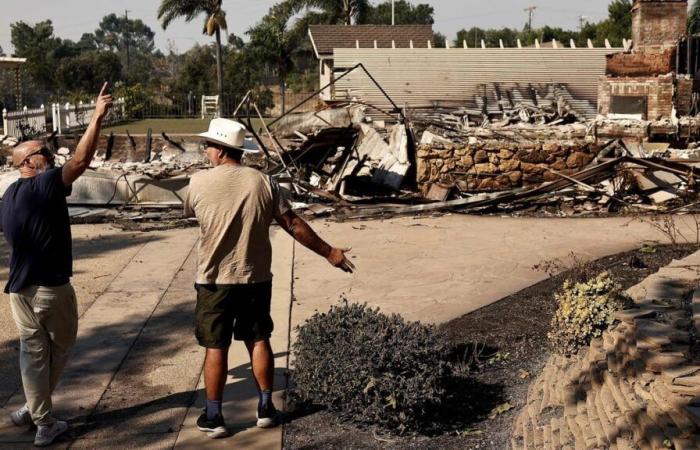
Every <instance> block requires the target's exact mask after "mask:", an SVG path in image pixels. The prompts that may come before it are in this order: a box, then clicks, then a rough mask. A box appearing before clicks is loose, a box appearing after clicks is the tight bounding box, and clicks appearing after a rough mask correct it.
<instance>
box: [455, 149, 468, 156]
mask: <svg viewBox="0 0 700 450" xmlns="http://www.w3.org/2000/svg"><path fill="white" fill-rule="evenodd" d="M468 154H469V149H468V148H467V147H461V148H457V149H455V156H459V157H462V156H465V155H468Z"/></svg>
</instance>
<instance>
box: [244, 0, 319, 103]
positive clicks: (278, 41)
mask: <svg viewBox="0 0 700 450" xmlns="http://www.w3.org/2000/svg"><path fill="white" fill-rule="evenodd" d="M298 8H299V4H297V3H295V2H287V1H285V2H281V3H278V4H276V5H274V6H272V7H271V8H270V10H269V11H268V13H267V14H266V15H265V17H263V18H262V20H261V21H260V22H259V23H258V24H256V25H255V26H254V27H252V28H251V29H250V30H248V31H247V34H248V36H249V37H250V43H249V49H248V50H249V51H250V52H251V54H252V55H254V57H255V58H257V60H258V61H260V62H261V63H262V64H263V65H265V66H267V67H268V68H269V69H271V71H272V72H273V73H274V74H275V75H276V77H277V80H278V83H279V86H280V93H281V94H282V110H283V111H284V110H286V105H285V103H284V102H285V93H286V89H287V88H286V81H287V76H288V75H289V73H290V72H291V71H292V70H293V69H294V66H295V64H294V62H295V61H294V60H295V55H296V54H298V53H299V52H300V51H303V48H304V47H303V45H302V42H304V41H306V40H307V38H306V36H307V34H306V33H307V31H306V30H307V29H308V25H309V21H311V20H314V21H315V20H318V19H319V16H315V15H312V16H309V15H308V14H307V15H306V16H303V17H302V18H300V19H299V20H297V21H294V22H293V21H292V19H293V18H294V17H295V15H296V14H297V13H298V11H299V9H298Z"/></svg>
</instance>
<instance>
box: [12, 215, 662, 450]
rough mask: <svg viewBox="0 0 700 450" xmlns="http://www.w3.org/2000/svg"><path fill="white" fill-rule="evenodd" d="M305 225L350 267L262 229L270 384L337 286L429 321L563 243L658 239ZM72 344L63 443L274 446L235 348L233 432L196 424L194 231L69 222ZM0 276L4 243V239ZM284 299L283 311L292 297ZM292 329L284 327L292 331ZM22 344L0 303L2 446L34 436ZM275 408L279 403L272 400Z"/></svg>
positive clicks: (546, 228)
mask: <svg viewBox="0 0 700 450" xmlns="http://www.w3.org/2000/svg"><path fill="white" fill-rule="evenodd" d="M313 226H314V228H315V229H317V231H318V232H319V234H320V235H321V236H323V237H324V238H326V239H328V240H329V241H330V242H331V243H333V244H335V245H343V246H345V245H347V246H352V247H353V252H352V255H353V257H354V262H355V263H356V265H357V266H358V270H357V272H356V273H355V274H353V275H348V274H345V273H342V272H340V271H339V270H337V269H335V268H333V267H331V266H329V265H328V264H327V263H326V262H325V260H323V259H321V258H319V257H317V256H315V255H313V254H312V253H311V252H309V251H308V250H306V249H304V248H302V247H301V246H300V245H298V244H294V243H293V242H292V240H291V239H290V238H289V237H288V236H287V235H286V234H284V233H283V232H282V231H280V230H279V228H274V229H273V230H272V235H273V248H274V261H273V271H274V272H275V282H274V292H273V318H274V320H275V324H276V327H275V332H274V335H273V339H272V340H273V347H274V349H275V351H276V355H275V356H276V366H277V367H278V369H277V371H276V375H277V381H276V383H277V384H276V386H277V388H278V392H277V393H276V395H278V402H279V394H280V392H279V390H281V389H283V388H284V383H285V379H284V374H285V370H284V367H285V364H286V356H287V355H286V351H287V345H288V339H287V336H288V332H289V328H288V325H289V324H290V323H291V324H292V326H295V325H297V324H299V323H302V322H303V321H304V319H306V318H307V317H309V316H310V315H311V314H313V313H314V311H316V310H318V311H325V310H327V309H328V307H329V306H330V305H331V304H333V303H335V302H337V301H338V299H339V298H340V297H341V296H342V295H345V296H346V297H347V298H348V299H350V300H351V301H359V302H367V303H369V304H370V305H373V306H378V307H380V308H381V309H382V310H383V311H385V312H397V313H401V314H402V315H404V316H405V317H406V318H408V319H411V320H422V321H425V322H430V323H439V322H443V321H446V320H449V319H452V318H454V317H458V316H460V315H462V314H465V313H467V312H470V311H473V310H475V309H477V308H479V307H482V306H484V305H487V304H489V303H491V302H493V301H496V300H498V299H500V298H502V297H504V296H506V295H509V294H511V293H513V292H515V291H518V290H520V289H522V288H524V287H527V286H529V285H531V284H533V283H535V282H537V281H539V280H541V279H543V278H544V277H545V276H546V275H545V274H543V273H538V272H534V271H532V270H531V267H532V266H533V265H534V264H536V263H538V262H540V261H542V260H546V259H553V258H565V257H567V256H568V255H569V254H570V253H571V252H574V253H575V254H577V255H580V256H581V257H584V258H589V259H592V258H599V257H602V256H605V255H608V254H612V253H617V252H620V251H625V250H629V249H633V248H635V247H637V246H639V245H640V244H641V243H642V242H643V241H648V240H658V239H660V238H661V236H660V235H659V234H658V233H657V232H656V231H654V230H653V229H651V228H650V227H649V226H648V225H645V224H640V223H634V222H633V223H629V220H627V219H585V220H572V219H566V220H563V219H562V220H559V219H547V220H542V219H511V218H498V217H471V216H458V215H448V216H443V217H437V218H401V219H395V220H387V221H381V222H380V221H377V222H352V223H342V224H338V223H330V222H322V221H317V222H314V223H313ZM73 233H74V237H75V242H74V249H75V257H76V264H75V271H76V275H75V278H74V284H75V286H76V290H77V291H78V297H79V303H80V305H79V309H80V314H81V321H80V331H79V337H78V343H77V345H76V347H75V350H74V353H73V358H72V360H71V361H70V363H69V365H68V368H67V370H66V374H65V377H64V380H63V382H62V383H61V384H60V385H59V387H58V389H57V392H56V394H55V403H56V405H57V412H58V413H59V414H60V415H62V416H63V417H65V418H68V419H70V420H71V425H72V434H71V437H70V439H69V440H67V441H64V442H61V443H60V444H59V445H58V446H57V447H65V448H67V447H70V448H96V447H99V448H107V449H109V448H114V449H117V448H119V449H123V448H149V449H150V448H154V449H156V448H157V449H160V448H163V449H164V448H175V447H177V448H197V449H199V448H209V447H212V448H213V447H217V448H218V447H222V448H223V447H226V448H230V447H238V448H246V449H258V448H259V449H268V448H269V449H273V448H275V449H277V448H279V447H280V444H281V430H280V429H275V430H257V429H255V428H254V427H253V426H252V425H253V424H254V419H255V405H256V400H257V395H256V394H255V392H254V388H253V382H252V379H251V376H250V370H249V364H248V361H247V355H246V354H245V350H244V348H243V346H242V345H241V344H239V345H237V346H234V347H233V348H232V351H231V352H230V358H229V373H230V378H229V382H228V384H227V392H226V403H225V405H224V414H225V417H226V418H227V423H228V425H229V426H230V427H231V429H232V431H233V432H234V434H233V436H232V437H230V438H228V439H225V440H219V441H212V440H209V439H207V438H206V437H205V436H204V435H203V434H202V433H200V432H199V431H197V430H196V429H195V427H194V421H195V420H196V417H197V415H198V414H199V410H200V408H201V406H202V404H203V394H202V386H203V385H202V381H201V368H202V360H203V351H202V349H201V348H199V347H198V346H197V344H196V342H195V340H194V336H193V311H194V290H193V288H192V283H193V280H194V272H195V259H194V254H195V246H196V241H197V230H196V229H185V230H173V231H167V232H158V233H149V234H135V233H125V232H120V231H116V230H113V229H111V228H110V227H109V226H107V225H81V226H75V227H73ZM0 262H1V263H2V264H0V280H2V281H3V282H4V280H6V278H7V248H6V247H5V246H4V244H3V246H2V247H0ZM292 298H295V299H296V301H295V303H294V304H293V305H292V306H293V308H292V315H291V320H290V315H289V311H290V300H291V299H292ZM292 336H293V333H292ZM17 352H18V341H17V335H16V330H15V327H14V323H13V322H12V319H11V316H10V308H9V302H8V301H7V299H5V300H4V301H0V379H2V380H3V382H2V383H0V406H2V408H3V409H2V411H0V413H2V415H3V417H2V418H0V447H2V448H3V449H5V448H8V449H12V448H32V446H31V440H32V438H33V435H32V433H30V432H28V431H27V430H23V429H18V428H15V427H13V426H11V424H9V419H8V418H7V416H6V413H8V412H9V411H11V410H12V409H13V408H15V407H18V406H19V405H21V404H22V402H23V394H22V390H21V380H20V377H19V370H18V367H17V364H18V362H17V359H18V356H17ZM278 404H279V403H278Z"/></svg>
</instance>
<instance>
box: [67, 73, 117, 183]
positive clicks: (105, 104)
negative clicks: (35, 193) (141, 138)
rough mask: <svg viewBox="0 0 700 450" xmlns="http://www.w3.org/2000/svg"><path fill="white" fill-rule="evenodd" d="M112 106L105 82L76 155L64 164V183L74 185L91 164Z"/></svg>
mask: <svg viewBox="0 0 700 450" xmlns="http://www.w3.org/2000/svg"><path fill="white" fill-rule="evenodd" d="M111 106H112V96H111V95H109V94H108V93H107V83H105V84H104V85H103V86H102V90H101V91H100V94H99V95H98V97H97V103H96V104H95V113H94V114H93V115H92V119H91V120H90V124H89V125H88V127H87V130H85V134H83V137H82V138H81V139H80V142H79V143H78V146H77V147H76V149H75V155H74V156H73V158H71V160H70V161H68V162H67V163H66V164H65V165H64V166H63V184H64V185H66V186H70V185H72V184H73V182H74V181H75V180H77V179H78V177H80V175H82V174H83V173H84V172H85V171H86V170H87V168H88V167H89V166H90V162H91V161H92V158H93V157H94V156H95V150H96V149H97V141H98V139H99V137H100V129H101V128H102V119H104V118H105V116H106V115H107V112H108V111H109V108H110V107H111Z"/></svg>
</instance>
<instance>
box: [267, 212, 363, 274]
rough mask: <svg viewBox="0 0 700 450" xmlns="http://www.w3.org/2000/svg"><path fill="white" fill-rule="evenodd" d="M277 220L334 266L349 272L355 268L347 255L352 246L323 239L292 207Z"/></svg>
mask: <svg viewBox="0 0 700 450" xmlns="http://www.w3.org/2000/svg"><path fill="white" fill-rule="evenodd" d="M275 220H277V222H278V223H279V224H280V225H281V226H282V228H284V230H285V231H286V232H287V233H289V234H290V235H291V236H292V237H293V238H294V239H296V240H297V241H298V242H300V243H301V244H302V245H303V246H304V247H306V248H308V249H310V250H312V251H314V252H315V253H316V254H317V255H319V256H323V257H324V258H326V260H328V262H329V263H330V264H331V265H332V266H333V267H337V268H339V269H341V270H342V271H343V272H347V273H352V272H353V271H354V270H355V265H354V264H353V263H351V262H350V261H349V260H348V259H347V258H346V257H345V254H346V253H348V252H349V251H350V248H335V247H331V246H330V245H328V243H326V242H325V241H324V240H323V239H321V238H320V237H318V235H317V234H316V233H315V232H314V230H312V229H311V227H310V226H309V224H308V223H306V222H304V220H303V219H302V218H301V217H299V216H297V215H296V214H295V213H294V211H292V210H291V209H290V210H288V211H287V212H285V213H284V214H280V215H276V216H275Z"/></svg>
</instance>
